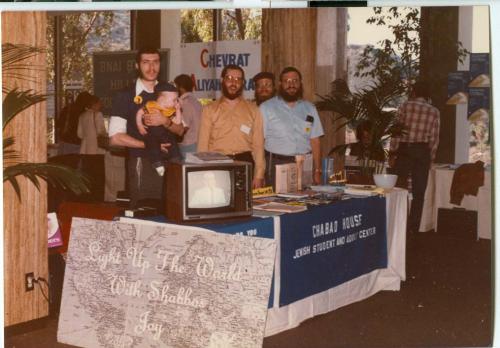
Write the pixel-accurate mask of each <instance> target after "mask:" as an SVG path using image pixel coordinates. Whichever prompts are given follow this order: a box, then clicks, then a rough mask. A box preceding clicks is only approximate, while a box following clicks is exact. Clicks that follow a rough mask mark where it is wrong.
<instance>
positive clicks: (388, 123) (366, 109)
mask: <svg viewBox="0 0 500 348" xmlns="http://www.w3.org/2000/svg"><path fill="white" fill-rule="evenodd" d="M338 83H339V81H336V82H334V83H333V89H332V92H331V93H330V94H329V95H325V96H320V95H319V96H318V97H319V98H320V101H318V102H317V103H316V106H317V107H318V109H319V110H323V111H332V112H333V113H332V117H333V120H334V122H339V123H338V124H339V125H338V127H337V128H336V130H335V131H338V130H340V129H344V127H345V126H349V127H350V128H352V129H356V127H357V126H358V125H359V124H361V123H362V122H369V123H370V125H371V127H370V136H369V139H370V142H369V144H368V146H367V147H366V149H365V151H363V152H362V153H361V154H360V156H359V157H358V159H359V160H360V165H361V168H362V172H363V173H369V172H370V171H373V169H370V168H375V172H377V173H378V172H382V171H383V168H384V163H385V160H386V158H387V151H386V150H385V149H384V145H385V143H386V142H387V141H388V140H389V139H390V138H391V137H395V136H399V135H402V134H403V133H404V127H403V124H402V123H401V122H399V121H398V119H397V110H396V108H394V106H395V105H396V104H395V103H396V102H397V100H399V98H401V96H402V95H403V94H404V90H403V87H402V86H401V85H393V84H389V83H385V84H384V83H376V84H374V85H372V86H369V87H366V88H363V89H361V90H359V91H355V92H351V91H349V90H348V89H347V87H344V88H339V86H338V85H336V84H338ZM343 83H344V84H345V82H343ZM351 146H352V144H342V145H338V146H335V147H333V148H332V149H331V150H330V152H329V155H331V154H332V153H338V154H341V155H343V154H345V152H346V149H347V148H348V147H351Z"/></svg>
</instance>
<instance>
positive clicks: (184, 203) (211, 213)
mask: <svg viewBox="0 0 500 348" xmlns="http://www.w3.org/2000/svg"><path fill="white" fill-rule="evenodd" d="M165 178H166V179H165V180H166V199H165V202H166V204H165V209H166V214H165V215H166V216H167V219H168V220H171V221H173V222H176V223H189V222H198V221H199V222H209V221H211V220H219V219H230V218H242V217H248V216H250V215H252V164H251V163H248V162H237V161H236V162H231V163H208V164H205V163H204V164H194V163H185V162H180V163H170V164H169V165H168V167H167V171H166V175H165Z"/></svg>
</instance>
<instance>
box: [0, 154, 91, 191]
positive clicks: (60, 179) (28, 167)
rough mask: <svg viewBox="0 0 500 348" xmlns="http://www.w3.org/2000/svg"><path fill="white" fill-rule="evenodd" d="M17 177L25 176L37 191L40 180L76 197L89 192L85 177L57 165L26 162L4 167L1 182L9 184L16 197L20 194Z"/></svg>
mask: <svg viewBox="0 0 500 348" xmlns="http://www.w3.org/2000/svg"><path fill="white" fill-rule="evenodd" d="M19 175H23V176H25V177H26V178H27V179H28V180H30V181H31V182H32V183H33V184H34V185H35V187H36V188H37V189H39V188H40V182H39V180H38V179H39V178H40V179H43V180H45V181H47V183H49V184H50V185H52V186H54V187H56V188H60V189H63V190H69V191H71V192H73V193H75V194H77V195H80V194H84V193H89V192H90V190H89V185H90V180H89V178H88V176H87V175H85V174H83V173H81V172H79V171H78V170H75V169H73V168H70V167H68V166H65V165H62V164H58V163H30V162H27V163H18V164H15V165H12V166H8V167H4V171H3V181H4V182H5V181H8V182H10V183H11V184H12V186H13V187H14V190H15V191H16V193H18V196H19V195H20V192H19V190H18V187H19V184H18V182H17V179H16V177H17V176H19Z"/></svg>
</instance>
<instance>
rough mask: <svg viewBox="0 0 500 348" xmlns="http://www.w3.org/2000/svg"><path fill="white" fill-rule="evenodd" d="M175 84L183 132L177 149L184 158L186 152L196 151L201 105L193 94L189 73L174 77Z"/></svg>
mask: <svg viewBox="0 0 500 348" xmlns="http://www.w3.org/2000/svg"><path fill="white" fill-rule="evenodd" d="M174 83H175V86H176V87H177V90H178V91H179V102H180V104H181V110H182V123H183V125H184V134H183V135H182V141H181V142H180V143H179V149H180V151H181V154H182V156H183V157H184V158H186V154H187V153H188V152H196V147H197V144H198V133H199V130H200V122H201V111H202V106H201V104H200V102H199V101H198V99H196V97H195V96H194V95H193V88H194V84H193V80H192V79H191V77H189V75H186V74H182V75H179V76H177V77H176V78H175V79H174Z"/></svg>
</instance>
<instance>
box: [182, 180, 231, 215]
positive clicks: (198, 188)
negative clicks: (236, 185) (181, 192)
mask: <svg viewBox="0 0 500 348" xmlns="http://www.w3.org/2000/svg"><path fill="white" fill-rule="evenodd" d="M231 189H232V186H231V172H230V171H229V170H200V171H190V172H188V173H187V207H188V209H211V208H222V207H227V206H229V205H230V203H231Z"/></svg>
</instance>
